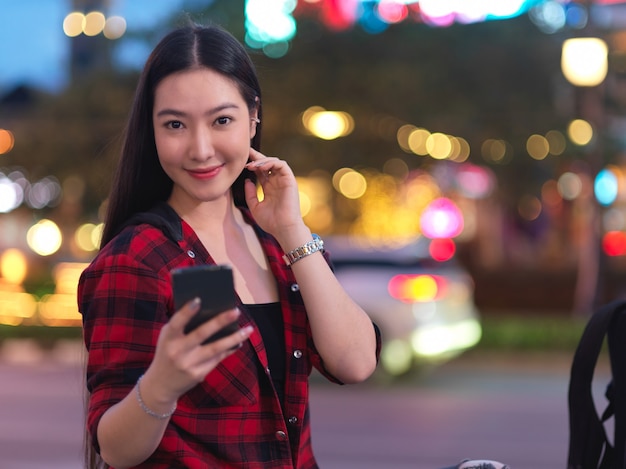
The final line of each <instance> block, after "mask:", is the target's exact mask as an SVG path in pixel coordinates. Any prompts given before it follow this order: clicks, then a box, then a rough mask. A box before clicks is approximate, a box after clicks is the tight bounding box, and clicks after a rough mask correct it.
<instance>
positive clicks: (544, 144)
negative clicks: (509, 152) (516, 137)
mask: <svg viewBox="0 0 626 469" xmlns="http://www.w3.org/2000/svg"><path fill="white" fill-rule="evenodd" d="M526 151H527V152H528V154H529V155H530V156H531V157H532V158H533V159H535V160H543V159H545V157H546V156H548V153H549V152H550V143H548V139H547V138H545V137H544V136H543V135H537V134H534V135H531V136H530V137H528V140H526Z"/></svg>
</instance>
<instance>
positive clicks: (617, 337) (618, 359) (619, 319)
mask: <svg viewBox="0 0 626 469" xmlns="http://www.w3.org/2000/svg"><path fill="white" fill-rule="evenodd" d="M618 312H624V311H621V310H616V311H615V313H618ZM607 341H608V344H609V356H610V357H611V375H612V378H613V380H612V382H611V385H610V388H609V389H607V399H609V402H610V406H611V407H612V408H613V423H614V426H615V431H614V441H613V448H614V455H613V458H614V461H615V462H614V464H613V466H614V467H616V468H620V469H624V468H626V462H625V458H624V453H625V451H624V445H625V444H626V395H625V393H624V390H626V314H614V315H613V318H612V319H611V324H610V326H609V330H608V332H607Z"/></svg>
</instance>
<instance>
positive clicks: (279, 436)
mask: <svg viewBox="0 0 626 469" xmlns="http://www.w3.org/2000/svg"><path fill="white" fill-rule="evenodd" d="M276 438H277V439H278V440H281V441H285V440H286V439H287V434H286V433H285V432H284V431H282V430H278V431H277V432H276Z"/></svg>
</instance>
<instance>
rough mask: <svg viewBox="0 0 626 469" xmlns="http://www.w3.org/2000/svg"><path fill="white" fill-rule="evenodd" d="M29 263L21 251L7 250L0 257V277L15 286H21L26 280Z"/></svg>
mask: <svg viewBox="0 0 626 469" xmlns="http://www.w3.org/2000/svg"><path fill="white" fill-rule="evenodd" d="M27 271H28V263H27V262H26V256H24V253H22V251H20V250H19V249H15V248H11V249H7V250H6V251H4V252H3V253H2V255H1V256H0V275H1V276H2V278H3V279H5V280H6V281H7V282H9V283H11V284H13V285H21V284H22V282H24V279H25V278H26V273H27Z"/></svg>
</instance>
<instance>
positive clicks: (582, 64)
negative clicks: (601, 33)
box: [561, 37, 609, 86]
mask: <svg viewBox="0 0 626 469" xmlns="http://www.w3.org/2000/svg"><path fill="white" fill-rule="evenodd" d="M608 52H609V49H608V46H607V44H606V42H604V41H603V40H602V39H600V38H597V37H577V38H571V39H566V40H565V41H563V49H562V55H561V69H562V71H563V75H565V78H567V80H568V81H569V82H570V83H572V84H573V85H575V86H597V85H599V84H600V83H602V82H603V81H604V79H605V78H606V74H607V72H608Z"/></svg>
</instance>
